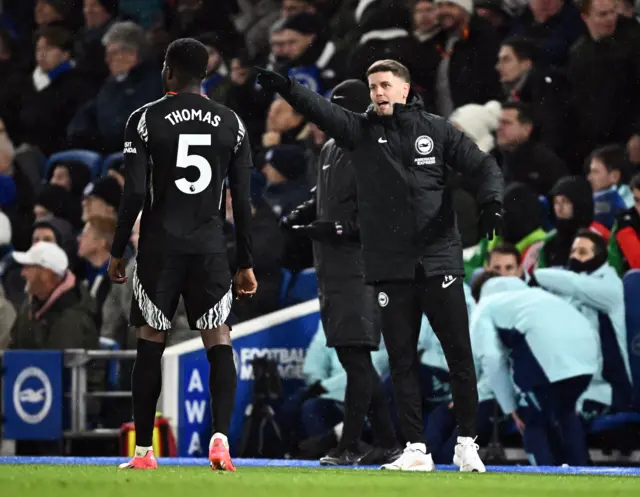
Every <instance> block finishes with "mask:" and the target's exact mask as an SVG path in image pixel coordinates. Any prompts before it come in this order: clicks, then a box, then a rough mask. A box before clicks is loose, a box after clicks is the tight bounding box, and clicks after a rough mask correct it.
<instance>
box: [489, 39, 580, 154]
mask: <svg viewBox="0 0 640 497" xmlns="http://www.w3.org/2000/svg"><path fill="white" fill-rule="evenodd" d="M496 69H497V71H498V74H499V75H500V83H502V88H503V91H504V99H505V101H506V102H522V103H526V104H528V105H529V106H530V108H531V113H532V116H533V119H534V120H535V122H536V123H537V124H538V131H539V133H538V135H539V136H538V137H539V138H540V141H541V142H542V143H544V144H545V145H546V146H547V147H549V148H550V149H551V150H552V151H554V152H555V153H556V154H558V155H561V156H562V154H563V153H565V152H566V143H565V142H566V130H567V125H568V123H569V108H568V100H569V83H568V81H567V78H566V76H565V75H564V74H563V73H562V72H561V71H559V70H557V69H554V68H552V67H548V66H545V65H543V64H541V63H539V61H538V50H537V47H536V45H535V43H534V42H533V41H532V40H528V39H527V38H522V37H519V36H513V37H509V38H507V39H506V40H504V41H503V42H502V45H501V47H500V52H499V53H498V63H497V64H496Z"/></svg>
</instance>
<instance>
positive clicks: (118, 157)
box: [101, 152, 124, 176]
mask: <svg viewBox="0 0 640 497" xmlns="http://www.w3.org/2000/svg"><path fill="white" fill-rule="evenodd" d="M123 158H124V154H123V153H122V152H114V153H113V154H110V155H107V157H106V158H105V159H104V162H103V163H102V172H101V175H102V176H104V175H106V174H107V171H108V170H109V167H111V165H112V164H113V163H114V162H122V160H123Z"/></svg>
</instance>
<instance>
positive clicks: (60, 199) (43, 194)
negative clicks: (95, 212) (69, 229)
mask: <svg viewBox="0 0 640 497" xmlns="http://www.w3.org/2000/svg"><path fill="white" fill-rule="evenodd" d="M72 202H73V201H72V197H71V194H70V193H69V192H68V191H67V190H65V189H64V188H63V187H61V186H58V185H51V184H46V185H43V187H42V189H41V190H40V193H39V194H38V196H37V197H36V199H35V202H34V206H33V217H34V218H35V221H40V220H42V219H46V218H48V217H51V216H55V217H59V218H62V219H66V220H67V221H69V222H70V223H71V225H72V226H73V227H74V228H75V229H77V230H78V229H81V228H82V221H81V220H80V218H79V217H77V213H76V212H75V209H73V207H72V206H71V204H72Z"/></svg>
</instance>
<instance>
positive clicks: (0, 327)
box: [0, 285, 16, 350]
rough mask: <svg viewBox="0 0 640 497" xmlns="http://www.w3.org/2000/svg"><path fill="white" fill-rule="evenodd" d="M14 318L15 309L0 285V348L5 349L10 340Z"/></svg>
mask: <svg viewBox="0 0 640 497" xmlns="http://www.w3.org/2000/svg"><path fill="white" fill-rule="evenodd" d="M15 320H16V310H15V309H14V308H13V304H12V303H11V302H10V301H8V300H7V299H6V298H5V296H4V289H3V288H2V285H0V350H3V349H6V348H7V347H8V346H9V342H10V340H11V328H12V326H13V323H14V322H15Z"/></svg>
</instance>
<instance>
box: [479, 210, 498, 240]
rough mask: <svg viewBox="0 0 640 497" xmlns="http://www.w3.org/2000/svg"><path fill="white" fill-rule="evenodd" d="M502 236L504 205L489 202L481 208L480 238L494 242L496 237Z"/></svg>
mask: <svg viewBox="0 0 640 497" xmlns="http://www.w3.org/2000/svg"><path fill="white" fill-rule="evenodd" d="M501 234H502V204H500V203H499V202H489V203H488V204H484V205H483V206H482V207H481V208H480V219H479V220H478V236H479V237H480V238H484V237H487V239H489V240H493V237H494V236H500V235H501Z"/></svg>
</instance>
